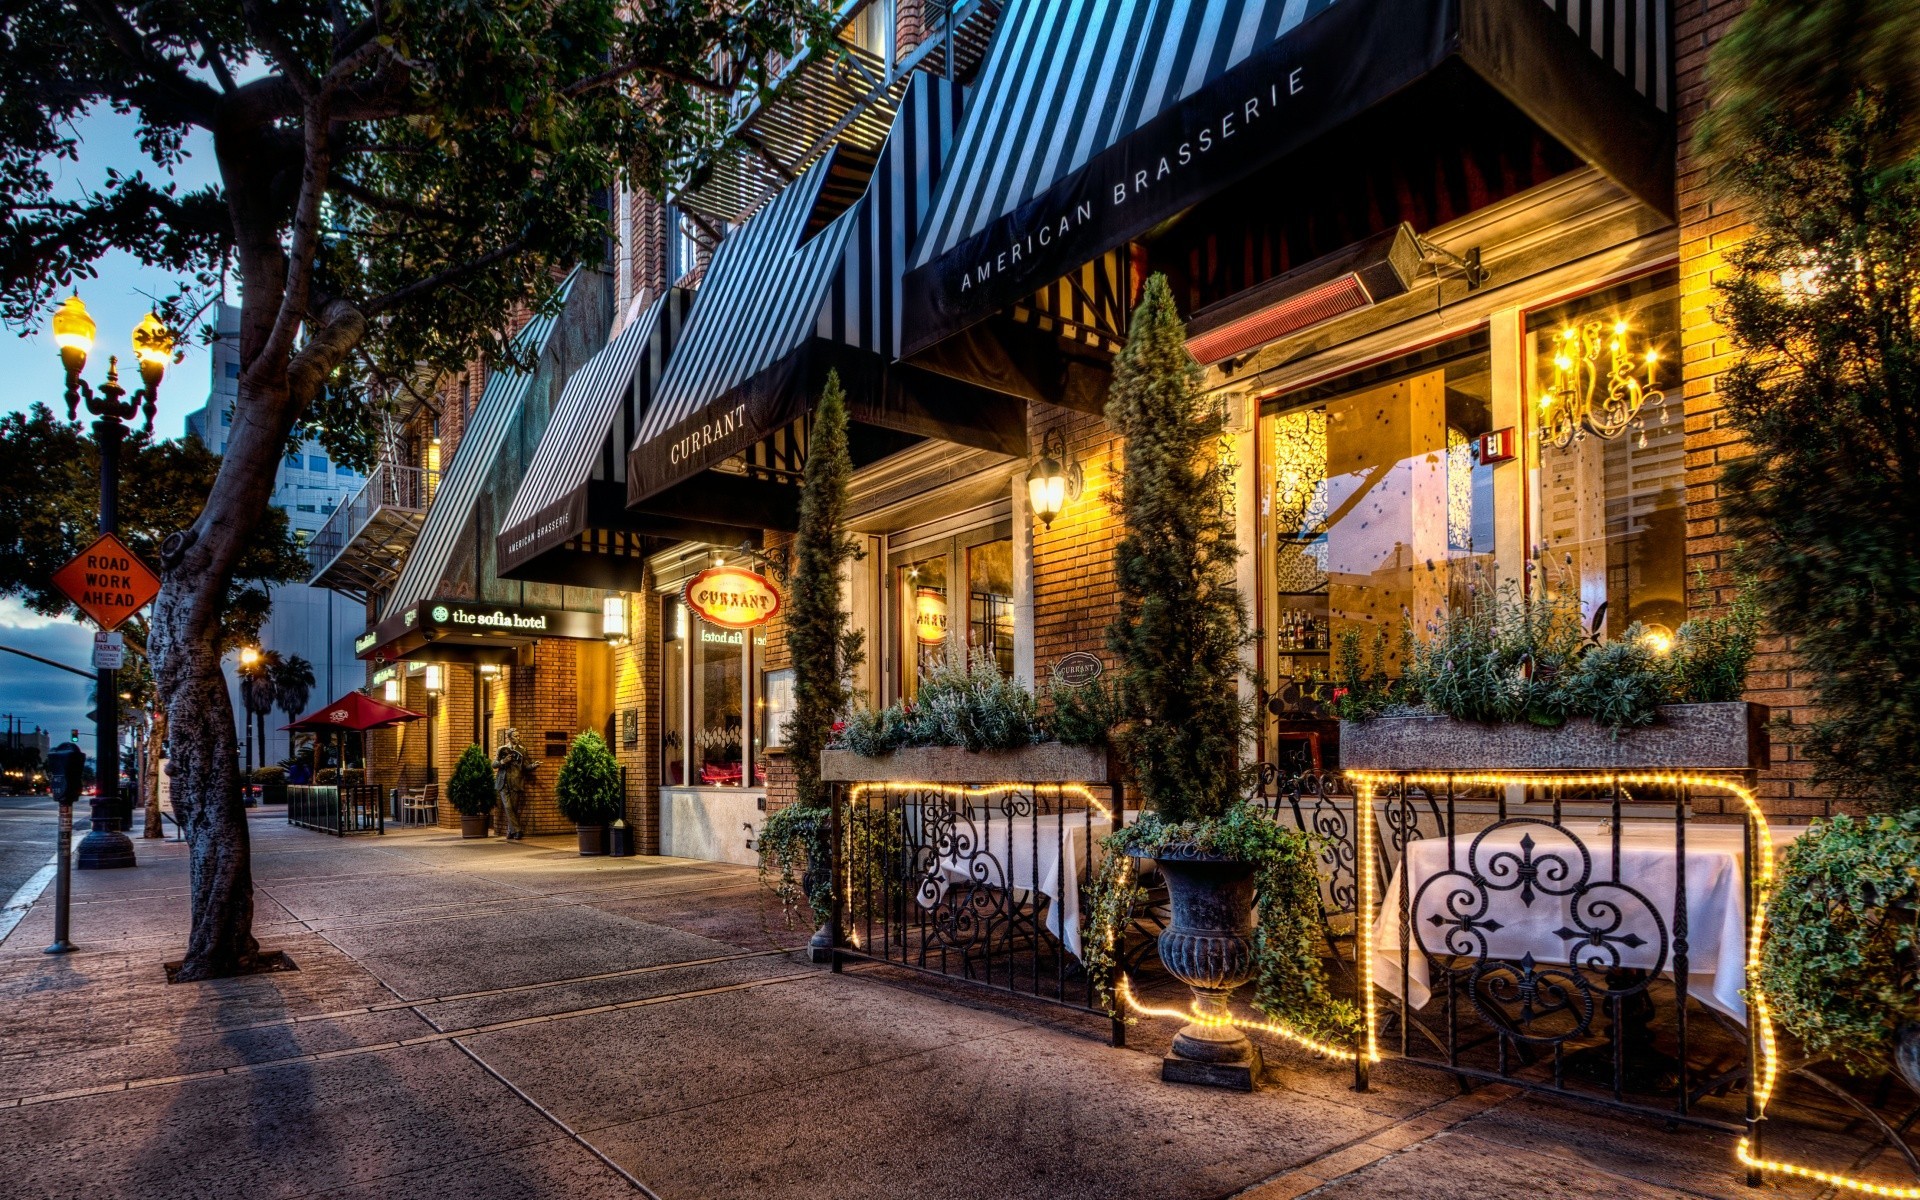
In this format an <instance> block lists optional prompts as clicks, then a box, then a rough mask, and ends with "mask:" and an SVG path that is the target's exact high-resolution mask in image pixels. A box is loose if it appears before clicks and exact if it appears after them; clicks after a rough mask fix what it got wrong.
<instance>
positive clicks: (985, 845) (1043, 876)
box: [915, 808, 1137, 958]
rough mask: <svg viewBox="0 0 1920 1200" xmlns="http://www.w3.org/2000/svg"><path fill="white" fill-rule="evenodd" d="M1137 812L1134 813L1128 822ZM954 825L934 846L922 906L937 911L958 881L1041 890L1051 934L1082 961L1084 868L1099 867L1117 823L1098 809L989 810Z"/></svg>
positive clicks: (922, 886) (920, 895)
mask: <svg viewBox="0 0 1920 1200" xmlns="http://www.w3.org/2000/svg"><path fill="white" fill-rule="evenodd" d="M1136 815H1137V814H1135V813H1133V812H1129V813H1128V814H1127V823H1128V824H1132V822H1133V820H1134V817H1135V816H1136ZM952 820H953V823H952V828H951V831H950V832H947V833H946V836H943V837H940V838H937V839H936V840H935V842H934V843H933V846H932V849H933V851H934V855H935V863H936V869H935V870H934V871H931V872H929V873H928V875H927V876H926V877H925V878H924V879H922V881H921V883H920V886H919V888H918V890H917V892H916V895H915V898H916V899H917V900H918V901H919V903H920V906H921V907H922V908H933V907H934V906H935V905H937V904H939V903H940V901H941V899H942V898H943V897H944V896H945V895H946V893H947V889H948V888H949V887H950V886H952V885H954V884H959V883H971V884H973V885H975V886H980V887H989V888H1005V889H1011V891H1012V892H1013V893H1014V894H1016V895H1018V894H1026V895H1033V894H1034V893H1036V892H1037V893H1038V894H1040V895H1043V896H1045V897H1047V899H1048V900H1049V901H1051V903H1049V904H1048V906H1047V920H1046V927H1047V932H1049V933H1051V934H1052V935H1053V936H1054V937H1056V938H1058V939H1059V940H1060V944H1061V945H1063V946H1065V947H1066V949H1067V953H1068V954H1071V955H1072V956H1073V957H1075V958H1079V957H1080V887H1081V880H1082V878H1083V875H1082V871H1083V869H1084V870H1085V871H1086V872H1088V873H1091V872H1092V871H1093V870H1094V869H1095V868H1096V867H1098V866H1099V863H1100V857H1101V853H1102V852H1101V849H1100V845H1099V843H1100V840H1101V839H1102V838H1104V837H1106V835H1107V833H1108V832H1109V831H1110V830H1111V829H1112V828H1113V821H1112V819H1111V818H1110V817H1108V816H1106V815H1103V814H1102V813H1101V812H1100V811H1099V810H1095V811H1093V812H1091V813H1088V812H1082V811H1074V812H1067V813H1033V814H1027V815H1022V816H1013V817H1009V816H1008V815H1007V814H1006V813H1004V812H1000V811H998V810H994V809H991V808H990V809H988V810H987V811H984V812H976V813H974V814H973V815H971V816H968V815H958V816H955V817H953V819H952ZM1063 826H1064V828H1063ZM1090 835H1091V837H1092V839H1093V846H1092V848H1091V851H1090V850H1089V848H1088V844H1087V841H1088V837H1089V836H1090ZM1084 877H1090V874H1089V875H1088V876H1084Z"/></svg>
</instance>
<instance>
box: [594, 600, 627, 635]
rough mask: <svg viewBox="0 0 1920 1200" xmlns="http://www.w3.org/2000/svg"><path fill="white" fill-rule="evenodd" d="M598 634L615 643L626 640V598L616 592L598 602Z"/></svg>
mask: <svg viewBox="0 0 1920 1200" xmlns="http://www.w3.org/2000/svg"><path fill="white" fill-rule="evenodd" d="M600 636H601V637H603V638H606V639H607V640H608V641H610V642H613V643H614V644H616V645H618V644H620V643H622V642H625V641H626V640H627V598H626V597H625V596H624V595H621V594H620V593H618V592H616V593H614V594H613V595H611V596H608V597H607V598H606V599H604V600H602V601H601V602H600Z"/></svg>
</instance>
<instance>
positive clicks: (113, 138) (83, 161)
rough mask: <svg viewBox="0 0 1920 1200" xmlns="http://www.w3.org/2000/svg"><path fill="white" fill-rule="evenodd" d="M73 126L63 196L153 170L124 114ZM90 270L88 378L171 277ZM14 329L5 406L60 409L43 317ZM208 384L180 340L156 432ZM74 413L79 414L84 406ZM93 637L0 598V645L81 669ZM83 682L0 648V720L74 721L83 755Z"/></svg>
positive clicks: (206, 170) (124, 348)
mask: <svg viewBox="0 0 1920 1200" xmlns="http://www.w3.org/2000/svg"><path fill="white" fill-rule="evenodd" d="M78 129H79V133H80V136H81V139H82V144H81V150H80V161H79V162H78V163H61V164H58V165H57V167H56V170H57V172H58V173H57V176H56V177H57V178H59V179H60V180H61V181H62V185H63V193H64V194H65V195H68V196H71V197H74V198H79V197H80V196H82V195H84V194H85V193H86V192H87V191H88V190H90V189H92V188H96V187H98V186H99V185H100V184H101V183H102V182H103V181H104V180H105V177H106V171H107V169H108V168H109V167H112V168H116V169H118V170H120V171H122V172H131V171H134V170H144V171H145V172H146V174H147V175H148V176H149V177H150V178H151V177H154V176H156V175H159V174H160V172H159V171H158V170H157V169H156V168H155V167H154V166H153V164H152V162H151V161H150V160H148V159H147V158H146V157H145V156H144V155H143V154H142V153H141V152H140V147H139V144H138V142H137V141H136V140H135V137H134V130H135V123H134V120H133V118H131V117H125V116H120V115H117V114H114V113H111V112H99V113H97V114H95V115H93V116H90V117H89V118H87V119H86V120H85V121H82V122H81V123H80V124H79V126H78ZM188 149H189V151H190V152H191V156H190V157H189V158H188V160H187V161H186V162H185V163H183V164H181V166H180V167H179V169H178V170H177V172H176V173H175V174H174V176H173V178H174V179H175V180H176V181H177V182H178V184H179V185H180V188H181V190H182V191H189V190H192V189H194V188H197V187H202V186H204V185H205V184H206V183H208V182H210V181H211V180H212V179H213V178H214V177H215V174H216V173H215V171H214V165H213V153H212V145H211V142H210V139H207V138H206V137H205V136H204V135H201V136H199V137H197V138H195V139H194V140H190V141H189V142H188ZM96 269H97V271H98V273H99V277H98V278H95V279H83V280H79V281H78V282H77V287H78V290H79V292H80V297H81V299H83V300H85V301H86V302H87V310H88V311H89V312H90V313H92V314H93V319H94V321H95V322H96V323H97V324H98V326H99V332H98V333H97V335H96V343H95V347H94V355H93V358H92V359H90V360H89V362H88V365H87V377H88V378H89V379H90V380H91V381H93V382H94V383H98V382H99V381H100V380H101V379H103V378H104V377H105V375H106V367H107V362H106V360H107V356H108V355H110V354H117V355H119V356H120V358H121V361H122V362H123V363H125V362H127V361H128V359H129V358H130V357H131V347H130V345H129V341H128V339H129V338H130V336H131V335H132V333H133V327H134V326H135V325H136V324H138V323H139V320H140V318H141V317H143V316H145V315H146V313H147V310H148V309H149V308H150V307H152V303H153V302H152V300H151V299H149V297H155V298H157V297H162V296H165V295H167V294H168V293H169V292H170V291H172V290H173V287H174V283H175V281H174V279H173V277H172V276H170V275H168V274H167V273H165V272H163V271H155V270H150V269H148V268H146V267H143V266H142V265H141V264H140V262H139V261H138V260H137V259H135V258H134V257H133V256H132V255H129V254H119V253H116V254H112V255H110V256H108V257H107V258H104V259H102V260H101V261H100V262H99V263H98V264H96ZM20 333H21V331H20V330H18V329H5V330H0V381H4V387H5V393H6V394H5V397H4V399H5V404H6V408H7V410H8V411H10V412H19V411H24V410H26V409H27V408H29V407H31V406H32V405H33V404H35V403H36V402H38V403H43V404H46V405H47V406H48V407H50V408H52V409H53V410H54V411H55V412H56V413H58V414H60V415H62V416H64V415H65V413H66V401H65V398H64V397H65V391H66V377H65V373H64V372H63V370H62V369H61V366H60V359H59V354H58V353H57V352H56V351H55V349H54V345H53V337H52V335H51V334H50V333H48V331H47V327H46V320H45V318H44V317H43V319H42V320H41V321H40V322H38V323H37V324H36V326H35V327H34V328H33V329H31V330H28V331H26V336H24V337H22V336H20ZM137 378H138V377H137V376H135V379H136V380H137ZM210 382H211V381H210V379H209V374H208V358H207V352H206V350H205V349H204V348H203V347H201V346H198V345H190V346H188V347H187V354H186V359H185V361H184V362H181V363H178V364H176V365H175V366H173V367H172V368H170V369H169V370H168V371H167V377H166V382H165V383H164V384H163V385H162V386H161V389H160V411H159V415H158V416H157V417H156V418H155V419H154V429H155V432H156V433H158V434H160V435H161V436H164V437H179V436H180V435H181V434H182V433H184V432H185V420H186V415H187V414H188V413H189V412H192V411H193V410H195V409H197V408H199V407H200V406H201V405H203V404H205V403H206V401H207V392H208V388H209V384H210ZM81 416H82V418H83V419H84V418H85V412H84V411H83V412H82V414H81ZM92 642H93V632H92V626H91V625H82V624H81V623H80V622H78V621H74V620H69V619H53V618H48V617H43V616H41V615H40V614H38V613H34V612H31V611H29V610H27V609H26V608H25V607H23V606H22V605H21V604H20V602H19V601H17V600H14V599H12V598H8V597H0V645H6V646H12V647H15V648H17V649H21V650H26V651H30V652H31V653H34V654H40V655H44V656H45V657H48V658H52V659H57V660H59V661H61V662H65V663H69V664H71V665H73V666H76V667H81V668H83V669H85V668H89V667H90V666H91V662H90V656H91V653H92ZM88 687H89V684H88V682H87V681H86V680H84V679H81V678H79V677H77V676H73V675H68V674H66V673H65V672H63V671H56V670H54V669H53V668H51V667H45V666H42V665H40V664H39V663H35V662H31V661H29V660H27V659H24V658H20V657H18V656H17V655H13V654H0V721H3V720H4V716H5V715H6V714H11V715H12V716H13V717H14V718H15V719H16V720H17V721H18V723H19V725H20V726H21V727H23V728H26V729H32V728H33V727H34V726H35V725H39V726H40V727H41V728H44V729H48V730H51V731H52V732H53V734H54V740H55V741H56V742H57V741H60V740H62V739H64V738H66V737H68V736H69V735H70V734H71V733H72V731H73V730H74V729H75V728H79V729H80V730H81V733H82V739H81V743H80V744H81V745H82V746H83V747H84V748H85V749H86V750H87V751H88V752H89V753H91V752H92V750H93V730H92V728H91V726H89V725H88V724H87V722H86V719H85V718H86V713H87V709H88V708H89V706H90V705H89V702H88V697H87V693H88Z"/></svg>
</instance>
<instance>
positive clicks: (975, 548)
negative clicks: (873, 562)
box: [887, 521, 1014, 700]
mask: <svg viewBox="0 0 1920 1200" xmlns="http://www.w3.org/2000/svg"><path fill="white" fill-rule="evenodd" d="M887 561H888V566H889V573H888V575H889V577H888V586H889V588H891V590H892V595H891V598H890V601H889V606H890V608H891V609H892V613H893V615H892V618H891V620H890V621H889V627H888V637H889V641H890V645H891V653H892V661H893V664H894V672H895V674H894V679H895V682H894V684H893V689H894V693H895V694H896V695H898V696H900V697H902V698H905V699H909V700H911V699H912V698H913V697H914V696H916V695H918V694H919V691H920V685H921V683H922V682H923V681H924V680H925V679H926V677H927V675H928V674H929V673H930V672H931V671H932V670H933V669H934V668H935V667H936V666H938V665H939V664H940V663H942V662H945V661H947V660H949V659H954V660H958V659H960V658H962V657H971V656H973V655H982V656H985V657H987V658H989V659H991V660H992V661H993V663H994V664H995V665H996V666H998V667H999V668H1000V670H1001V672H1002V673H1004V674H1009V675H1010V674H1012V673H1013V628H1014V620H1013V538H1012V535H1011V531H1010V530H1009V528H1008V525H1007V523H1006V522H1004V521H1002V522H998V523H996V524H992V525H986V526H982V527H980V528H976V529H970V530H967V531H966V532H964V533H961V534H959V535H957V536H952V537H942V538H939V539H937V540H933V541H927V542H920V543H918V544H915V545H913V546H911V547H909V548H907V549H905V550H900V551H896V552H894V553H893V554H892V555H890V556H889V558H888V560H887Z"/></svg>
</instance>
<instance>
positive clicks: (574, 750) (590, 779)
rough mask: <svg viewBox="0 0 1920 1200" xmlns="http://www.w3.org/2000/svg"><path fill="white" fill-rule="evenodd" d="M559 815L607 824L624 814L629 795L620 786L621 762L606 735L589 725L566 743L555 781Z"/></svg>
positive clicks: (594, 823)
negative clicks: (615, 756)
mask: <svg viewBox="0 0 1920 1200" xmlns="http://www.w3.org/2000/svg"><path fill="white" fill-rule="evenodd" d="M554 790H555V792H556V793H557V794H558V798H559V801H560V815H561V816H563V817H565V818H566V819H567V820H569V821H572V822H573V823H574V824H575V825H605V824H607V823H608V822H610V821H612V820H614V819H615V818H617V817H619V816H620V815H621V806H622V805H623V804H625V802H626V796H625V794H624V793H623V792H622V790H621V787H620V764H619V763H618V762H616V761H615V760H614V757H613V751H612V750H609V749H608V748H607V742H606V739H605V738H603V737H601V736H600V735H599V734H597V733H595V732H594V731H593V730H591V729H589V730H587V731H586V732H584V733H581V734H579V735H578V736H576V737H575V738H574V739H573V745H571V746H568V747H567V757H566V761H564V762H562V763H561V764H560V778H559V780H558V781H557V782H556V783H555V785H554Z"/></svg>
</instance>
